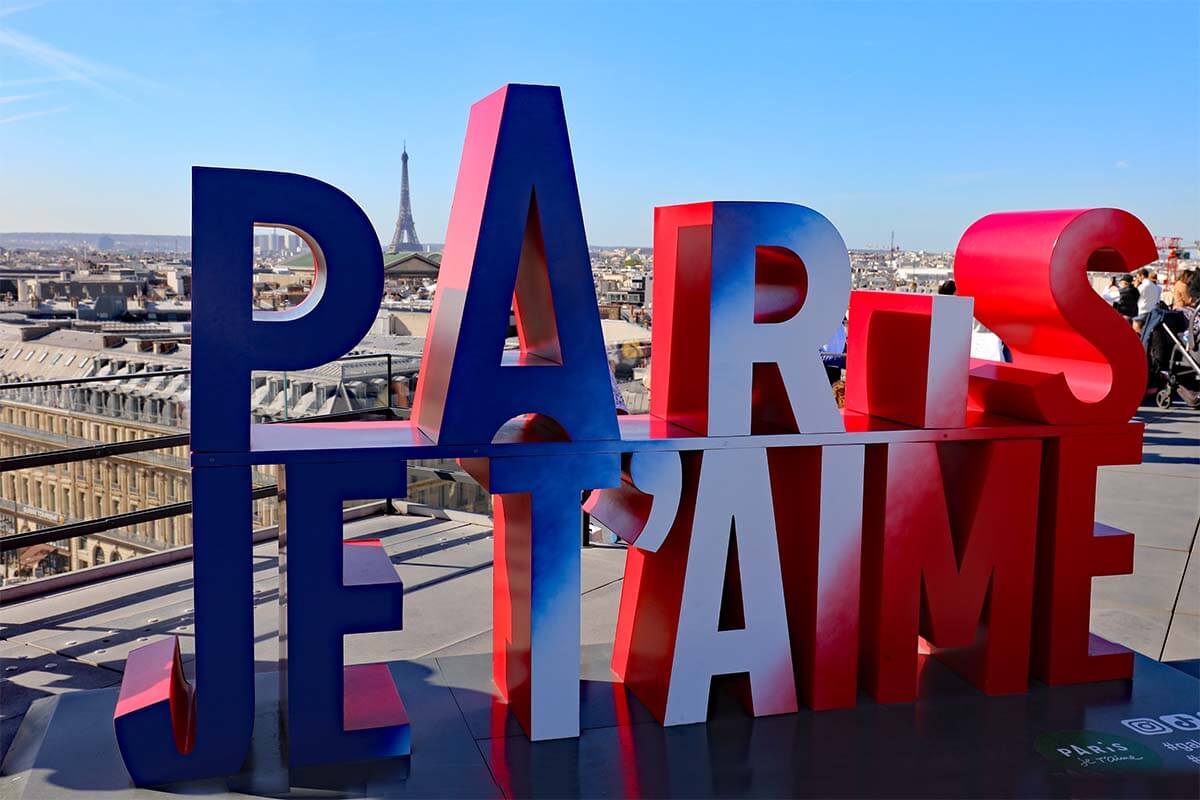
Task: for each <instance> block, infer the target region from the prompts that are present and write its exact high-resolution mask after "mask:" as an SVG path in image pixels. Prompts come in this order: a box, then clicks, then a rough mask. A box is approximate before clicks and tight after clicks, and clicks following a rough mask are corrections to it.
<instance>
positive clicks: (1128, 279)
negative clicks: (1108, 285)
mask: <svg viewBox="0 0 1200 800" xmlns="http://www.w3.org/2000/svg"><path fill="white" fill-rule="evenodd" d="M1113 308H1115V309H1116V310H1117V312H1118V313H1119V314H1120V315H1121V316H1122V317H1125V319H1127V320H1131V319H1133V318H1134V317H1136V316H1137V313H1138V290H1137V289H1135V288H1133V276H1132V275H1122V276H1121V277H1120V279H1119V280H1118V289H1117V299H1116V300H1114V301H1113Z"/></svg>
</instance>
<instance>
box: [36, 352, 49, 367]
mask: <svg viewBox="0 0 1200 800" xmlns="http://www.w3.org/2000/svg"><path fill="white" fill-rule="evenodd" d="M48 355H50V351H49V350H43V351H42V352H41V354H39V355H38V363H39V364H40V363H42V362H43V361H45V360H46V356H48Z"/></svg>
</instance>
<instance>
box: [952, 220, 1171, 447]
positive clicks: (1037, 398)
mask: <svg viewBox="0 0 1200 800" xmlns="http://www.w3.org/2000/svg"><path fill="white" fill-rule="evenodd" d="M1156 258H1158V251H1157V250H1156V249H1155V247H1154V238H1153V237H1152V236H1151V235H1150V232H1149V231H1147V230H1146V226H1145V225H1143V224H1142V223H1141V222H1140V221H1139V220H1138V219H1137V218H1136V217H1134V216H1133V215H1132V214H1128V213H1126V212H1124V211H1118V210H1116V209H1112V208H1094V209H1089V210H1083V211H1026V212H1020V213H1013V214H990V215H989V216H986V217H984V218H983V219H981V220H979V221H978V222H976V223H975V224H974V225H972V226H971V227H970V228H968V229H967V232H966V233H964V234H963V237H962V240H961V241H960V242H959V243H958V251H957V252H956V253H955V254H954V277H955V280H956V281H957V282H958V290H959V292H960V293H961V294H964V295H970V296H972V297H974V298H975V317H976V318H977V319H978V320H979V321H980V322H982V323H983V324H984V325H986V326H987V327H988V328H990V329H991V330H992V331H994V332H995V333H996V334H997V335H998V336H999V337H1000V338H1001V339H1003V340H1004V343H1005V344H1007V345H1008V347H1009V350H1011V351H1012V356H1013V363H1012V364H1001V363H998V362H992V361H975V362H973V367H974V368H973V369H972V370H971V379H970V386H969V391H970V398H971V401H972V402H973V403H975V404H976V405H978V406H979V407H980V408H982V409H983V410H984V411H987V412H991V413H995V414H1004V415H1007V416H1011V417H1018V418H1021V419H1030V420H1036V421H1039V422H1051V423H1055V424H1065V425H1079V424H1084V423H1096V422H1126V421H1127V420H1128V419H1129V418H1130V417H1131V416H1132V415H1133V412H1134V411H1135V410H1136V409H1137V407H1138V403H1140V402H1141V399H1142V395H1143V393H1144V392H1145V389H1146V354H1145V353H1144V352H1143V351H1142V347H1141V342H1139V341H1138V337H1137V336H1136V335H1135V334H1134V333H1133V330H1132V329H1131V328H1130V326H1129V325H1128V324H1127V323H1126V322H1125V321H1124V320H1122V319H1121V317H1120V315H1119V314H1117V312H1116V311H1115V310H1113V309H1112V308H1111V307H1110V306H1109V304H1108V303H1107V302H1106V301H1105V300H1104V298H1102V297H1100V295H1098V294H1096V292H1095V291H1093V290H1092V288H1091V287H1090V286H1089V285H1088V283H1087V280H1086V271H1087V270H1103V271H1114V270H1115V271H1124V270H1132V269H1135V268H1137V267H1140V266H1142V265H1143V264H1149V263H1150V262H1152V261H1154V259H1156Z"/></svg>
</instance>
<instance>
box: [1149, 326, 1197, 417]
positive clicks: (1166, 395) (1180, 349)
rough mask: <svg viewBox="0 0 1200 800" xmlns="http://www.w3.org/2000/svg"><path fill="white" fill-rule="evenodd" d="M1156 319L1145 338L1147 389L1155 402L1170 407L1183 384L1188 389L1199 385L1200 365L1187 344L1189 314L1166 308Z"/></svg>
mask: <svg viewBox="0 0 1200 800" xmlns="http://www.w3.org/2000/svg"><path fill="white" fill-rule="evenodd" d="M1157 322H1158V324H1156V325H1154V326H1153V328H1150V326H1149V325H1148V326H1147V331H1146V334H1147V335H1146V337H1145V338H1146V359H1147V366H1148V368H1149V369H1148V377H1149V384H1150V385H1149V386H1148V387H1147V389H1148V392H1153V393H1154V404H1155V405H1157V406H1158V407H1159V408H1170V407H1171V401H1172V400H1173V399H1174V398H1175V395H1176V394H1177V391H1178V389H1179V385H1180V384H1181V383H1183V384H1184V385H1185V386H1187V387H1188V388H1189V389H1195V388H1197V387H1200V364H1198V363H1197V361H1196V358H1195V356H1193V355H1192V353H1190V352H1188V349H1187V347H1186V346H1185V345H1184V342H1183V335H1184V332H1185V331H1186V330H1187V317H1185V316H1184V315H1183V313H1182V312H1180V311H1167V312H1166V313H1164V314H1162V315H1161V318H1160V319H1159V320H1157Z"/></svg>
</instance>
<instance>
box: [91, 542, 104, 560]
mask: <svg viewBox="0 0 1200 800" xmlns="http://www.w3.org/2000/svg"><path fill="white" fill-rule="evenodd" d="M92 563H93V564H96V565H100V564H103V563H104V551H103V550H101V549H100V545H96V549H95V550H93V551H92Z"/></svg>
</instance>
